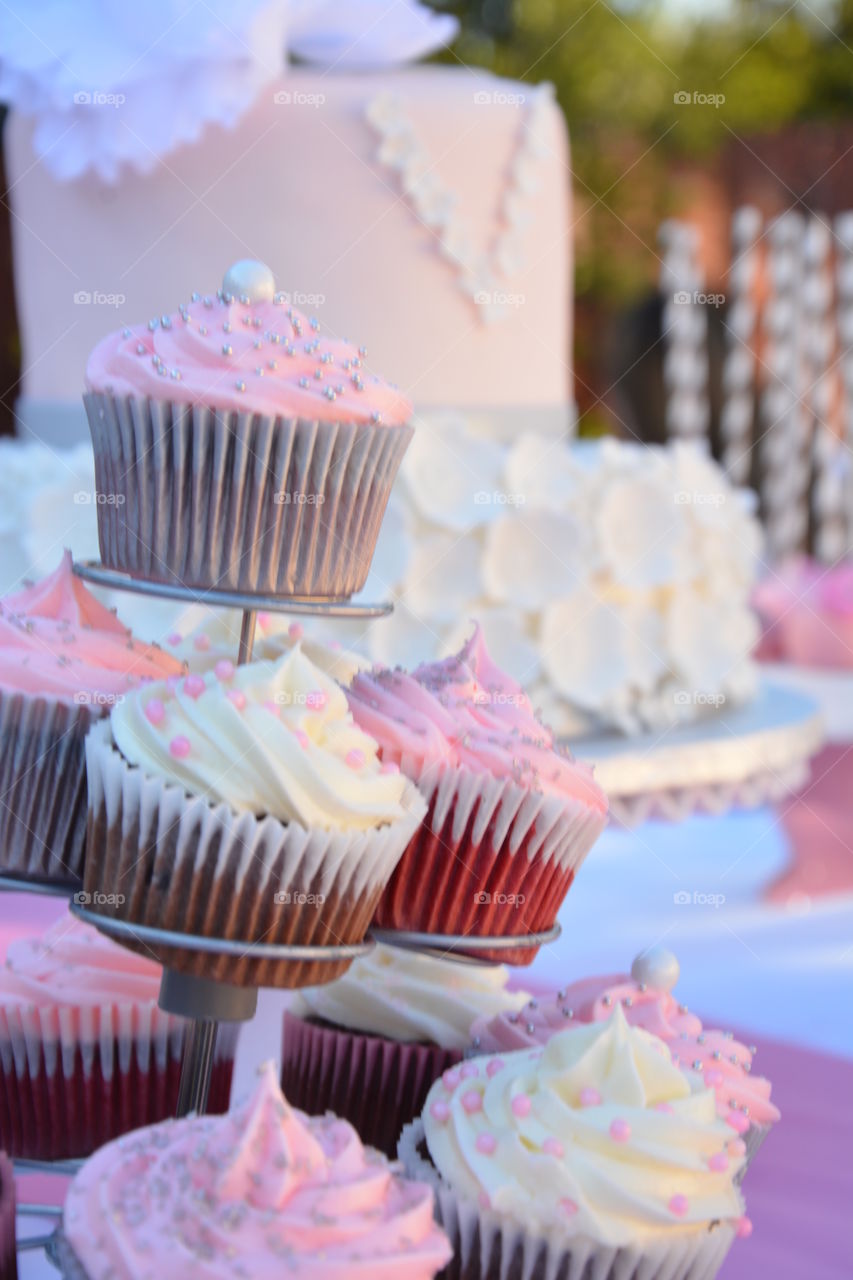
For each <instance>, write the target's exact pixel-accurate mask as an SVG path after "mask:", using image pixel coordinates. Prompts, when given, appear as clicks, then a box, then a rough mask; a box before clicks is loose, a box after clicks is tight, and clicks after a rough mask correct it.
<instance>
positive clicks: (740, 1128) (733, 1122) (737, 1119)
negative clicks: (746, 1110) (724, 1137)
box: [726, 1111, 749, 1133]
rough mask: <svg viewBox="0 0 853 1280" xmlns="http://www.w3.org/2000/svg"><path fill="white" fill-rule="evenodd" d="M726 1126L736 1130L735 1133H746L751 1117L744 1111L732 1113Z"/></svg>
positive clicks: (727, 1118) (727, 1119)
mask: <svg viewBox="0 0 853 1280" xmlns="http://www.w3.org/2000/svg"><path fill="white" fill-rule="evenodd" d="M726 1124H727V1125H728V1126H729V1127H730V1128H732V1129H734V1131H735V1133H746V1131H747V1129H748V1128H749V1117H748V1116H745V1115H744V1114H743V1112H742V1111H730V1112H729V1114H728V1115H727V1116H726Z"/></svg>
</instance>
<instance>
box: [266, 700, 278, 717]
mask: <svg viewBox="0 0 853 1280" xmlns="http://www.w3.org/2000/svg"><path fill="white" fill-rule="evenodd" d="M264 707H265V708H266V710H267V711H268V712H269V713H270V715H271V716H280V715H281V707H280V706H279V705H278V703H276V702H265V703H264Z"/></svg>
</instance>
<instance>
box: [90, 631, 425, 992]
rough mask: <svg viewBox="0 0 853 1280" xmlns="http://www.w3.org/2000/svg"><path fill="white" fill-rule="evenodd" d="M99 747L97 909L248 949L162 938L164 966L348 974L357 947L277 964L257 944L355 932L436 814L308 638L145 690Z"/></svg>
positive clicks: (215, 974)
mask: <svg viewBox="0 0 853 1280" xmlns="http://www.w3.org/2000/svg"><path fill="white" fill-rule="evenodd" d="M86 756H87V766H88V781H89V824H88V850H89V859H88V862H87V866H86V877H85V883H84V887H85V890H86V892H87V893H89V894H91V895H92V896H93V899H94V897H95V895H96V894H97V895H100V897H99V898H98V899H97V901H98V902H99V903H100V904H101V905H99V907H98V910H99V911H101V912H102V913H105V914H109V915H114V916H117V917H120V918H121V919H123V920H126V921H131V922H133V923H135V924H138V925H154V926H157V927H160V928H163V929H170V930H175V931H177V932H179V933H185V934H193V935H200V936H203V937H213V938H223V939H226V940H234V941H236V942H239V943H240V944H245V950H244V951H243V952H242V954H239V955H233V956H230V957H229V956H224V955H212V954H209V953H207V952H201V951H193V950H191V949H187V948H184V947H181V948H180V949H177V948H170V947H166V946H162V945H159V944H157V946H156V947H155V951H156V955H157V958H158V960H160V962H161V963H162V964H166V965H169V966H170V967H172V968H177V969H180V970H182V971H184V972H187V973H193V974H197V975H199V976H202V977H207V978H215V979H218V980H220V981H227V982H231V983H234V984H236V985H240V986H282V985H283V986H302V985H304V984H306V983H312V982H313V983H317V982H324V981H330V980H331V979H332V978H335V977H337V976H339V975H340V974H341V973H343V972H344V971H345V970H346V968H348V966H349V963H350V960H349V959H348V958H347V959H340V960H336V961H335V962H334V963H322V962H321V961H320V960H313V959H312V960H300V961H293V962H287V964H286V965H285V966H282V963H281V962H280V961H278V960H272V959H268V958H264V957H262V956H259V955H257V954H253V953H252V945H253V944H254V943H257V942H259V943H262V944H264V945H268V944H291V945H301V946H315V945H319V946H327V945H331V944H339V943H343V944H346V943H360V942H361V941H362V940H363V938H364V935H365V933H366V932H367V927H368V925H369V924H370V920H371V917H372V916H373V913H374V911H375V909H376V903H377V901H378V899H379V896H380V894H381V892H382V890H383V888H384V887H385V885H386V884H387V882H388V879H389V877H390V875H391V873H392V871H393V870H394V867H395V866H396V864H397V861H398V859H399V858H400V856H401V854H402V851H403V849H404V848H405V847H406V844H407V843H408V841H409V839H410V838H411V835H412V832H413V831H414V829H415V828H416V827H417V825H418V824H419V822H420V821H421V818H422V817H423V813H424V803H423V801H422V799H421V797H420V795H419V794H418V791H417V789H416V788H415V787H414V786H413V785H412V784H411V783H410V782H408V780H407V779H406V778H404V777H402V776H401V775H400V773H399V772H398V771H396V770H393V771H392V770H389V769H388V768H386V767H385V766H383V765H382V764H381V763H380V761H379V759H378V758H377V751H376V743H375V742H374V741H373V740H372V739H371V738H370V737H368V735H367V734H366V733H364V732H363V731H362V730H361V729H359V728H358V727H357V726H356V725H355V723H354V722H353V718H352V716H351V715H350V713H349V710H348V708H347V701H346V697H345V695H344V693H343V691H342V690H341V689H340V687H339V686H338V685H337V684H335V682H334V681H333V680H331V679H329V677H328V676H326V675H324V674H323V672H322V671H320V670H319V669H318V668H317V667H315V666H314V664H313V663H312V662H310V661H309V659H308V658H307V657H306V656H305V654H303V653H302V651H301V649H300V648H299V646H296V647H295V648H294V649H293V650H292V651H291V652H289V653H287V654H285V655H284V657H282V658H280V659H279V661H278V662H276V663H267V662H253V663H250V664H248V665H246V666H241V667H235V666H234V664H233V663H232V662H230V661H229V660H227V659H224V660H222V661H221V662H219V663H218V664H217V666H216V668H215V669H214V671H212V672H209V673H208V674H207V675H206V676H202V675H198V674H191V675H188V676H186V677H185V678H184V679H178V680H170V681H166V682H162V683H159V684H156V685H148V686H147V687H146V688H145V689H143V690H140V691H139V692H138V693H137V694H135V695H134V696H132V697H128V698H126V699H125V700H124V702H122V703H121V704H120V705H119V706H117V707H115V708H114V709H113V712H112V714H111V716H110V719H109V721H107V722H104V723H101V724H97V725H95V726H94V728H93V730H92V732H91V733H90V735H89V737H88V738H87V740H86ZM126 945H128V946H141V947H144V948H145V949H146V950H147V949H148V947H147V945H146V944H145V943H137V942H135V941H134V939H133V938H132V937H129V938H128V940H127V943H126Z"/></svg>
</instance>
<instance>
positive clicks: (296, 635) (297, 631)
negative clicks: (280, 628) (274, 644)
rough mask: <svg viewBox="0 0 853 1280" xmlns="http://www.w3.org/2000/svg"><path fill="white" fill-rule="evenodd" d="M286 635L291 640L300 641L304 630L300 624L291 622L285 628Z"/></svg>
mask: <svg viewBox="0 0 853 1280" xmlns="http://www.w3.org/2000/svg"><path fill="white" fill-rule="evenodd" d="M287 634H288V635H289V636H290V638H291V640H301V639H302V637H303V636H304V635H305V628H304V627H303V625H302V623H301V622H291V624H290V626H289V627H288V628H287Z"/></svg>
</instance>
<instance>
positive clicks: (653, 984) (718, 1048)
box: [471, 948, 779, 1164]
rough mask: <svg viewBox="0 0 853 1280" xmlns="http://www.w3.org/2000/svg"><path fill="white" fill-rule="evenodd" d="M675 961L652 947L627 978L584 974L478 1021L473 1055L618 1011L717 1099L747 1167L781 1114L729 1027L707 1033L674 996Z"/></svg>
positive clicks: (535, 1041) (542, 1040) (529, 1044)
mask: <svg viewBox="0 0 853 1280" xmlns="http://www.w3.org/2000/svg"><path fill="white" fill-rule="evenodd" d="M678 972H679V969H678V961H677V960H676V958H675V956H674V955H673V954H672V952H670V951H666V950H664V948H654V949H652V950H650V951H647V952H644V953H643V954H642V955H640V956H638V957H637V959H636V960H635V961H634V965H633V967H632V973H633V975H634V976H633V977H628V976H627V975H624V974H623V975H615V976H609V977H598V978H582V979H581V980H580V981H579V982H573V983H572V984H571V985H570V986H567V987H564V988H563V990H561V991H559V992H557V994H556V996H551V997H549V998H547V999H545V998H542V999H538V1000H531V1001H530V1002H529V1003H528V1004H527V1005H526V1006H525V1008H523V1009H522V1010H521V1011H520V1012H519V1011H517V1010H510V1011H508V1012H502V1013H498V1014H496V1015H494V1016H491V1017H488V1016H487V1017H483V1018H479V1019H478V1020H477V1021H476V1022H475V1023H474V1025H473V1027H472V1028H471V1034H472V1041H471V1052H472V1053H475V1054H481V1053H507V1052H514V1051H516V1050H519V1049H532V1048H535V1047H536V1046H538V1045H543V1044H546V1043H547V1042H548V1040H550V1038H551V1036H553V1035H556V1034H557V1033H558V1032H560V1031H565V1029H566V1028H567V1027H571V1026H574V1025H576V1024H583V1023H590V1022H604V1021H606V1020H607V1019H608V1018H610V1017H612V1015H613V1012H614V1010H615V1009H617V1008H621V1010H622V1012H623V1013H624V1014H625V1017H626V1019H627V1020H628V1022H629V1023H630V1024H631V1025H632V1026H637V1027H642V1028H643V1030H644V1031H648V1032H650V1033H651V1034H652V1035H655V1036H658V1037H659V1038H660V1039H661V1040H663V1041H665V1043H666V1044H668V1045H669V1047H670V1051H671V1053H672V1058H673V1062H674V1063H675V1064H676V1066H680V1067H682V1068H684V1069H685V1070H688V1071H690V1072H696V1073H699V1074H700V1075H702V1076H703V1077H704V1080H705V1084H706V1085H708V1087H709V1088H712V1089H713V1090H714V1092H715V1094H716V1097H717V1114H718V1115H719V1116H720V1118H721V1119H723V1120H725V1122H726V1123H727V1124H728V1125H729V1127H730V1128H731V1129H733V1130H734V1132H735V1134H737V1135H738V1136H739V1138H740V1139H742V1142H743V1144H744V1149H745V1154H746V1162H747V1164H748V1163H749V1161H750V1160H751V1159H752V1157H753V1156H754V1155H755V1153H756V1151H757V1150H758V1148H759V1146H760V1145H761V1143H762V1142H763V1141H764V1139H765V1138H766V1137H767V1134H768V1133H769V1132H770V1129H771V1128H772V1126H773V1125H774V1124H775V1123H776V1121H777V1120H778V1119H779V1110H778V1108H777V1107H776V1106H774V1104H773V1103H772V1102H771V1101H770V1092H771V1085H770V1081H769V1080H765V1079H763V1078H762V1077H761V1076H754V1075H752V1059H753V1055H754V1053H755V1050H754V1049H748V1048H747V1047H746V1045H743V1044H740V1043H739V1042H738V1041H737V1040H735V1039H734V1037H733V1035H732V1033H731V1032H730V1031H728V1032H726V1031H712V1030H710V1031H709V1030H705V1029H704V1028H703V1026H702V1023H701V1021H700V1019H699V1018H697V1017H696V1015H695V1014H693V1013H690V1012H689V1010H688V1009H687V1008H686V1006H685V1005H683V1004H679V1002H678V1000H676V998H675V996H673V995H672V988H673V987H674V986H675V984H676V982H677V981H678Z"/></svg>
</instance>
